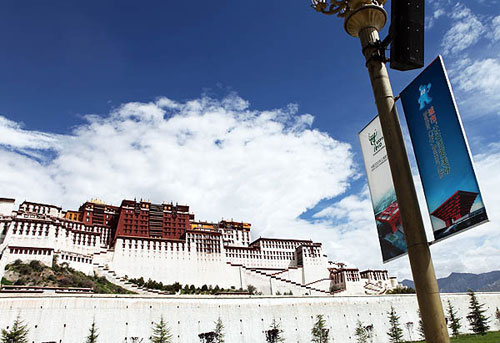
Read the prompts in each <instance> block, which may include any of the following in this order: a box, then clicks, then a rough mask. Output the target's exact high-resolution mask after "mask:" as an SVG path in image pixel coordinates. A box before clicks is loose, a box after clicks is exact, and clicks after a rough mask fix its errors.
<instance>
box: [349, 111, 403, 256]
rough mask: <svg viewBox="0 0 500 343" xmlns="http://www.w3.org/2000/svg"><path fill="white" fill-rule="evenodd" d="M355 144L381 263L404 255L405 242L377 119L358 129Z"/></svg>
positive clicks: (382, 137) (380, 128)
mask: <svg viewBox="0 0 500 343" xmlns="http://www.w3.org/2000/svg"><path fill="white" fill-rule="evenodd" d="M359 141H360V143H361V151H362V153H363V159H364V161H365V169H366V177H367V179H368V187H369V188H370V195H371V199H372V205H373V212H374V214H375V220H376V223H377V232H378V237H379V241H380V248H381V250H382V259H383V261H384V263H385V262H388V261H390V260H392V259H394V258H396V257H399V256H401V255H403V254H405V253H406V241H405V238H404V232H403V226H402V225H401V216H400V213H399V207H398V202H397V199H396V192H395V190H394V184H393V182H392V175H391V167H390V165H389V160H388V159H387V150H386V148H385V142H384V136H383V135H382V127H381V126H380V119H379V117H378V116H377V117H375V119H373V120H372V121H371V122H370V123H369V124H368V125H367V126H366V127H365V128H364V129H363V130H361V132H360V133H359Z"/></svg>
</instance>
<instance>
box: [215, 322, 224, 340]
mask: <svg viewBox="0 0 500 343" xmlns="http://www.w3.org/2000/svg"><path fill="white" fill-rule="evenodd" d="M223 330H224V325H223V324H222V319H220V317H219V318H218V319H217V321H216V322H215V329H214V332H215V343H224V331H223Z"/></svg>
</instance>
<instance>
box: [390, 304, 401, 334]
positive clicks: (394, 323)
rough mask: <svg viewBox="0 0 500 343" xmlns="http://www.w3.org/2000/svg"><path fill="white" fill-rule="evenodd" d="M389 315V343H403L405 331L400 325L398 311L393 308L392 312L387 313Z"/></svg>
mask: <svg viewBox="0 0 500 343" xmlns="http://www.w3.org/2000/svg"><path fill="white" fill-rule="evenodd" d="M387 314H388V315H389V325H390V327H389V331H387V336H389V342H391V343H401V342H403V329H401V325H400V324H399V316H398V314H397V313H396V310H395V309H394V307H393V306H391V311H389V312H387Z"/></svg>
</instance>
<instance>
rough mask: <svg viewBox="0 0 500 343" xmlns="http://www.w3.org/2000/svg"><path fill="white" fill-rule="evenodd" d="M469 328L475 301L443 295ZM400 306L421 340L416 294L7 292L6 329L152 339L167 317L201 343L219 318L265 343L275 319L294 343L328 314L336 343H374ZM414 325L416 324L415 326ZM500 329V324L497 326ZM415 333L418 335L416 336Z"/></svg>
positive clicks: (306, 338)
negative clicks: (18, 324) (369, 334)
mask: <svg viewBox="0 0 500 343" xmlns="http://www.w3.org/2000/svg"><path fill="white" fill-rule="evenodd" d="M441 297H442V300H443V302H446V301H447V300H450V301H451V303H452V304H453V305H454V307H455V308H456V309H457V310H458V315H459V317H461V318H462V328H463V330H464V332H467V331H468V329H469V325H468V322H467V320H466V319H465V316H466V315H467V313H468V301H469V297H468V296H467V295H466V294H442V295H441ZM477 297H478V300H479V302H481V303H484V304H485V305H486V306H485V307H486V309H487V315H488V316H490V317H492V318H493V313H494V311H495V308H496V307H500V293H477ZM391 305H392V306H394V308H395V310H396V312H397V314H398V315H399V316H400V323H401V327H402V328H403V333H404V338H405V340H409V339H410V338H411V339H416V338H418V333H417V327H418V316H417V302H416V298H415V296H413V295H399V296H357V297H213V296H212V297H194V296H193V297H188V296H184V297H166V296H163V297H145V296H118V295H116V296H104V295H103V296H98V295H92V296H91V295H77V296H69V295H47V296H46V295H25V296H10V295H0V328H6V327H7V326H11V325H12V323H13V321H14V320H15V318H16V317H17V316H18V315H19V316H20V317H21V318H22V319H23V320H24V321H25V322H26V323H27V324H28V326H29V329H30V337H29V342H36V343H41V342H60V343H63V342H64V343H80V342H83V341H84V339H85V337H86V336H87V335H88V332H89V328H90V325H91V323H92V321H93V320H95V322H96V325H97V328H98V329H99V341H100V342H106V343H114V342H116V343H122V342H131V341H132V340H131V338H132V337H138V338H139V340H138V341H140V339H141V338H142V339H144V340H143V341H142V342H147V341H148V339H149V336H150V334H151V323H152V322H153V321H155V322H156V321H158V320H159V319H160V316H162V315H163V317H164V319H165V320H166V321H167V322H168V326H169V327H170V329H171V333H172V334H173V338H174V340H173V341H174V342H176V343H196V342H199V339H198V334H200V333H203V332H208V331H212V330H213V328H214V326H215V324H214V321H216V320H217V318H219V317H220V318H221V320H222V322H223V324H224V331H225V340H226V342H230V343H243V342H249V343H253V342H264V341H265V336H264V335H265V334H264V331H265V330H268V329H269V326H270V324H271V322H272V320H273V319H276V320H277V321H278V322H280V323H281V327H282V329H283V331H284V332H283V334H284V337H285V341H286V342H293V343H295V342H297V343H306V342H310V339H311V336H310V332H311V328H312V326H313V323H314V321H315V319H316V316H317V315H319V314H322V315H323V316H324V319H325V320H326V325H327V327H328V328H329V329H330V337H331V338H333V339H332V340H331V342H340V343H349V342H355V337H354V329H355V326H356V321H357V320H361V321H362V322H363V324H364V325H365V326H366V325H373V342H374V343H386V342H387V341H388V338H387V335H386V332H387V330H388V318H387V311H389V309H390V307H391ZM407 323H412V324H408V325H407ZM490 325H491V327H492V329H493V330H498V329H499V327H498V323H496V322H490ZM410 335H411V337H410Z"/></svg>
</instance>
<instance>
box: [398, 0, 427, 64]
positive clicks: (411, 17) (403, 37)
mask: <svg viewBox="0 0 500 343" xmlns="http://www.w3.org/2000/svg"><path fill="white" fill-rule="evenodd" d="M424 4H425V0H392V1H391V28H390V35H391V39H392V42H391V68H392V69H396V70H410V69H418V68H421V67H423V66H424V22H425V11H424Z"/></svg>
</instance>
